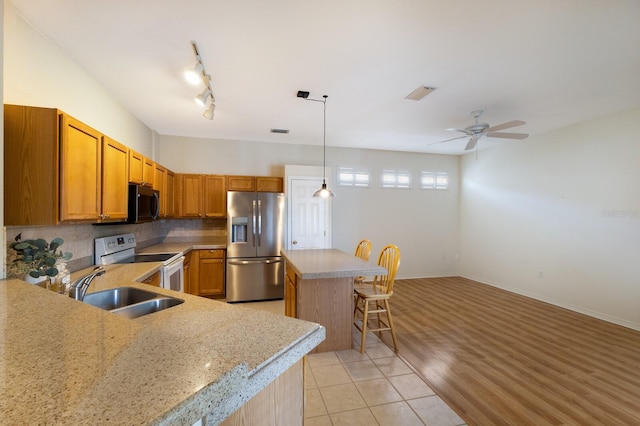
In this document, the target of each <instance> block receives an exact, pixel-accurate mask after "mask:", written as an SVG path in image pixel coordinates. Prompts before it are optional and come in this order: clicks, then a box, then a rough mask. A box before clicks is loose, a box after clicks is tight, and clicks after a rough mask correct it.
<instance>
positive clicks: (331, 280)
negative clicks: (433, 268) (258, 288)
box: [282, 249, 386, 352]
mask: <svg viewBox="0 0 640 426" xmlns="http://www.w3.org/2000/svg"><path fill="white" fill-rule="evenodd" d="M282 256H283V257H284V258H285V260H286V279H285V281H286V282H285V307H286V309H285V311H286V315H287V316H290V317H295V318H300V319H304V320H307V321H313V322H316V323H318V324H321V325H323V326H324V327H325V328H326V335H327V336H326V339H325V340H324V342H322V343H321V344H320V345H318V346H317V347H316V349H315V350H314V351H315V352H327V351H339V350H344V349H351V347H352V346H353V338H352V328H353V282H354V278H355V277H357V276H366V277H370V276H374V275H380V274H385V273H386V269H384V268H382V267H380V266H378V265H374V264H372V263H370V262H366V261H364V260H362V259H360V258H357V257H355V256H353V255H351V254H348V253H345V252H343V251H340V250H337V249H314V250H283V251H282Z"/></svg>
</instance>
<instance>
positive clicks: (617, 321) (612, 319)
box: [459, 275, 640, 331]
mask: <svg viewBox="0 0 640 426" xmlns="http://www.w3.org/2000/svg"><path fill="white" fill-rule="evenodd" d="M459 276H461V277H463V278H467V279H469V280H473V281H477V282H479V283H482V284H487V285H490V286H492V287H496V288H499V289H501V290H505V291H508V292H510V293H515V294H519V295H521V296H526V297H530V298H532V299H535V300H539V301H541V302H545V303H549V304H551V305H554V306H558V307H560V308H564V309H568V310H570V311H574V312H577V313H579V314H583V315H588V316H590V317H593V318H597V319H599V320H603V321H607V322H610V323H612V324H616V325H620V326H622V327H626V328H630V329H632V330H636V331H640V324H638V323H634V322H632V321H627V320H624V319H621V318H617V317H613V316H611V315H607V314H603V313H602V312H597V311H592V310H590V309H584V308H581V307H579V306H575V305H571V304H568V303H563V302H560V301H558V300H555V299H552V298H549V297H545V296H542V295H540V294H537V293H533V292H530V291H525V290H522V289H519V288H516V287H512V286H509V285H505V284H501V283H496V282H493V281H490V280H485V279H482V278H479V277H474V276H472V275H459Z"/></svg>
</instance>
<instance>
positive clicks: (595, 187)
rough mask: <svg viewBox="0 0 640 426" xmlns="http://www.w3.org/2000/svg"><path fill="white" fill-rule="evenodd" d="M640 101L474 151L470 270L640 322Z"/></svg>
mask: <svg viewBox="0 0 640 426" xmlns="http://www.w3.org/2000/svg"><path fill="white" fill-rule="evenodd" d="M638 135H640V110H634V111H630V112H625V113H620V114H617V115H614V116H611V117H606V118H601V119H597V120H593V121H589V122H586V123H582V124H579V125H575V126H571V127H568V128H564V129H560V130H556V131H553V132H549V133H546V134H544V135H539V136H536V137H531V138H529V139H527V140H524V141H521V142H513V143H511V142H510V143H505V144H504V145H503V146H502V147H499V148H495V149H492V150H486V151H480V152H479V154H478V160H475V158H474V156H473V155H467V156H465V157H464V158H463V159H462V164H461V177H462V187H461V203H460V211H461V215H460V233H461V240H460V256H461V257H460V272H461V274H462V275H463V276H466V277H469V278H472V279H474V280H478V281H481V282H485V283H489V284H493V285H496V286H498V287H503V288H506V289H508V290H512V291H515V292H517V293H521V294H525V295H529V296H533V297H536V298H538V299H541V300H544V301H548V302H551V303H553V304H556V305H560V306H564V307H568V308H570V309H573V310H576V311H580V312H584V313H587V314H590V315H593V316H596V317H599V318H602V319H606V320H609V321H612V322H615V323H619V324H622V325H625V326H628V327H632V328H635V329H640V285H639V282H640V281H639V278H640V262H639V260H640V190H639V188H640V167H639V161H640V143H639V142H638Z"/></svg>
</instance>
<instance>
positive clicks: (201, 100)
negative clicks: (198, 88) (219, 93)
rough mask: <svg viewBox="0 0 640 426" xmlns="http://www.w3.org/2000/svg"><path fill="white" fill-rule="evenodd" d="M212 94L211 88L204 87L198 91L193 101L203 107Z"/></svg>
mask: <svg viewBox="0 0 640 426" xmlns="http://www.w3.org/2000/svg"><path fill="white" fill-rule="evenodd" d="M212 95H213V94H212V93H211V90H210V89H209V88H206V89H204V91H203V92H202V93H200V94H199V95H196V97H195V101H196V103H197V104H198V105H200V106H201V107H203V106H205V105H206V104H207V101H208V100H209V98H210V97H213V96H212Z"/></svg>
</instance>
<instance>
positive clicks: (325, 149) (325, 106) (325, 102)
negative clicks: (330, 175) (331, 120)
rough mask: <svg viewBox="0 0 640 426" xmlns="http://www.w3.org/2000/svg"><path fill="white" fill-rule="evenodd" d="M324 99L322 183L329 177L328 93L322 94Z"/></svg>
mask: <svg viewBox="0 0 640 426" xmlns="http://www.w3.org/2000/svg"><path fill="white" fill-rule="evenodd" d="M322 97H323V98H324V101H322V108H323V111H322V117H323V123H322V183H325V184H326V180H325V179H326V178H327V98H328V96H327V95H323V96H322Z"/></svg>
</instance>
